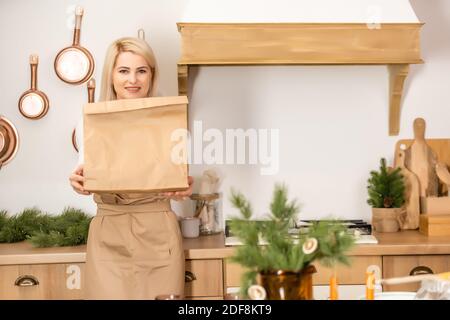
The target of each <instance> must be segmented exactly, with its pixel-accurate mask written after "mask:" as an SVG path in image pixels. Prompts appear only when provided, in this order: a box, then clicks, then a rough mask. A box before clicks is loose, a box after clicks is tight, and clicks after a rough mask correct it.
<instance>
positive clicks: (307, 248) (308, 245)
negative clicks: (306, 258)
mask: <svg viewBox="0 0 450 320" xmlns="http://www.w3.org/2000/svg"><path fill="white" fill-rule="evenodd" d="M318 245H319V243H318V242H317V239H316V238H308V239H306V241H305V243H304V244H303V247H302V249H303V252H304V253H305V254H311V253H313V252H314V251H316V250H317V247H318Z"/></svg>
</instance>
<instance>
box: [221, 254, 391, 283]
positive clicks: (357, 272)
mask: <svg viewBox="0 0 450 320" xmlns="http://www.w3.org/2000/svg"><path fill="white" fill-rule="evenodd" d="M350 262H351V265H350V266H339V267H337V269H336V273H337V278H338V281H339V284H340V285H364V284H365V276H366V271H367V270H373V271H375V272H376V273H377V275H378V276H381V270H382V258H381V256H352V257H351V258H350ZM315 267H316V270H317V273H315V274H314V275H313V284H314V286H322V285H328V284H329V283H330V277H331V275H332V274H333V270H332V269H330V268H326V267H324V266H322V265H320V264H315ZM243 272H244V269H243V268H242V267H241V266H240V265H238V264H235V263H232V262H229V261H227V262H226V263H225V275H224V277H225V278H224V282H225V287H226V289H230V288H236V287H239V286H240V279H241V275H242V273H243Z"/></svg>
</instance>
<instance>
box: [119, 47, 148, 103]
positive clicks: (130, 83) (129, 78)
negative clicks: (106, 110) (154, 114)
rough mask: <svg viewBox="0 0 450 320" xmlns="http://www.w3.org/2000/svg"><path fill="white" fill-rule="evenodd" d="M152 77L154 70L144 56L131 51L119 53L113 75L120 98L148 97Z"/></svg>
mask: <svg viewBox="0 0 450 320" xmlns="http://www.w3.org/2000/svg"><path fill="white" fill-rule="evenodd" d="M151 79H152V70H151V68H150V66H149V65H148V63H147V61H146V60H145V59H144V57H142V56H141V55H138V54H135V53H133V52H130V51H125V52H121V53H119V55H118V56H117V59H116V63H115V65H114V69H113V75H112V81H113V86H114V91H115V92H116V96H117V99H118V100H119V99H138V98H146V97H147V96H148V92H149V90H150V86H151Z"/></svg>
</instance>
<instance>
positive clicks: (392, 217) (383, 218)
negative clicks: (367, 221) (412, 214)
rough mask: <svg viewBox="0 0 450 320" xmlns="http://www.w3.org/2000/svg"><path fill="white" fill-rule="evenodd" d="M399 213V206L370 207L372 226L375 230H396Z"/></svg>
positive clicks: (399, 222) (399, 223) (398, 223)
mask: <svg viewBox="0 0 450 320" xmlns="http://www.w3.org/2000/svg"><path fill="white" fill-rule="evenodd" d="M401 214H402V209H401V208H372V227H373V229H374V230H375V231H376V232H397V231H399V230H400V225H401V221H400V218H401Z"/></svg>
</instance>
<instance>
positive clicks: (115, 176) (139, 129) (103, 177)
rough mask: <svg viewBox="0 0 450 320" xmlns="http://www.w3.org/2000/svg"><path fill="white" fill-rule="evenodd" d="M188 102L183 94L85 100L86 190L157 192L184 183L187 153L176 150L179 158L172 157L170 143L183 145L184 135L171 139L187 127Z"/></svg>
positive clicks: (186, 180)
mask: <svg viewBox="0 0 450 320" xmlns="http://www.w3.org/2000/svg"><path fill="white" fill-rule="evenodd" d="M187 103H188V100H187V97H185V96H178V97H152V98H143V99H126V100H113V101H105V102H97V103H89V104H87V105H85V107H84V110H83V121H84V176H85V179H86V180H85V183H84V187H85V189H86V190H88V191H91V192H161V191H176V190H184V189H186V188H188V186H189V185H188V167H187V159H186V156H185V155H186V153H184V155H181V158H183V161H173V158H172V151H173V148H174V147H175V146H176V145H178V147H179V144H180V143H184V144H186V139H182V141H172V138H171V136H172V133H173V132H174V130H177V129H184V130H187ZM186 132H187V131H186ZM183 140H184V141H183ZM185 150H186V149H185ZM179 160H180V159H179ZM179 162H181V163H179Z"/></svg>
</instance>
